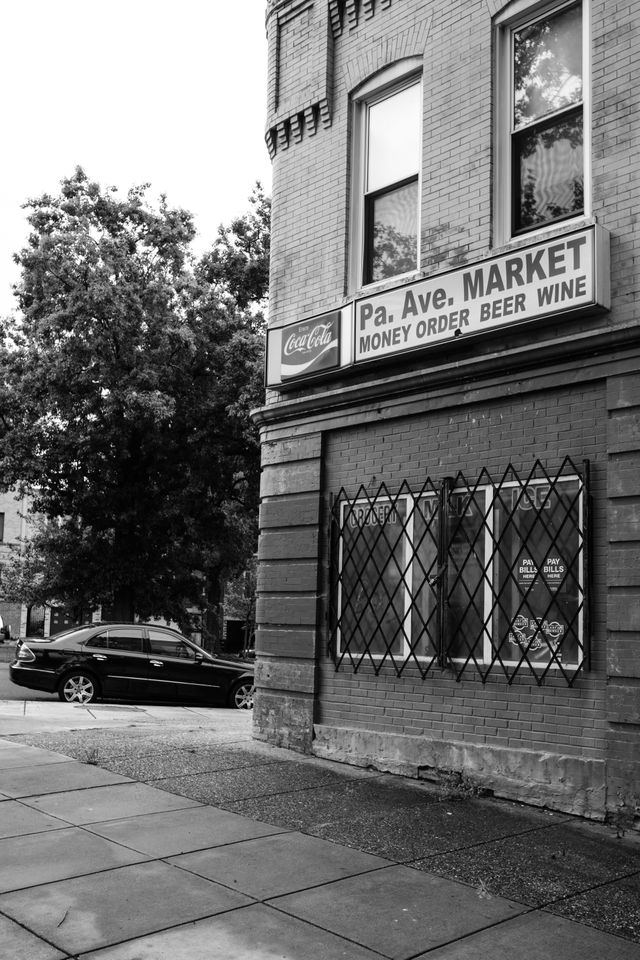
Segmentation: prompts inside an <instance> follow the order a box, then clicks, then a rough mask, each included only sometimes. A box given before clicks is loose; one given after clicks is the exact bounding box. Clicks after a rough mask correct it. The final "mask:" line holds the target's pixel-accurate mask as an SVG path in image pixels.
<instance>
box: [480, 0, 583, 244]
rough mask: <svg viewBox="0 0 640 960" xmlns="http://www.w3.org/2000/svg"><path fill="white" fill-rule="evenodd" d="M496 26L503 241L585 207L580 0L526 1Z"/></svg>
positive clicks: (561, 218)
mask: <svg viewBox="0 0 640 960" xmlns="http://www.w3.org/2000/svg"><path fill="white" fill-rule="evenodd" d="M517 7H518V8H521V7H522V4H517ZM510 9H513V8H512V7H511V8H510ZM499 30H500V33H499V37H498V40H499V49H498V54H499V55H498V70H499V77H498V91H499V94H498V96H499V102H498V111H497V112H498V128H499V131H498V132H499V144H498V183H497V210H498V214H499V218H500V219H501V220H502V224H501V226H502V230H501V231H500V232H501V233H502V234H503V236H502V237H501V239H508V238H509V237H510V236H515V235H518V234H521V233H525V232H527V231H530V230H534V229H536V228H539V227H542V226H545V225H547V224H553V223H556V222H557V221H561V220H566V219H568V218H570V217H575V216H579V215H581V214H583V213H584V212H585V208H586V204H585V189H586V184H585V179H586V178H585V133H586V130H585V80H584V76H585V44H584V34H585V30H584V16H583V4H582V0H580V2H578V3H575V2H573V3H565V4H557V3H556V4H554V5H550V4H546V5H544V6H542V7H540V5H537V7H535V9H533V10H532V7H531V5H530V4H529V5H528V7H527V8H525V10H524V13H522V14H521V15H520V16H519V17H517V19H512V20H511V21H510V22H508V23H501V24H499Z"/></svg>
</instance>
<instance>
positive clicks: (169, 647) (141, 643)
mask: <svg viewBox="0 0 640 960" xmlns="http://www.w3.org/2000/svg"><path fill="white" fill-rule="evenodd" d="M9 675H10V677H11V679H12V681H13V682H14V683H17V684H18V685H19V686H21V687H30V688H31V689H32V690H46V691H48V692H49V693H55V692H56V691H57V693H58V695H59V697H60V699H61V700H65V701H67V703H91V702H92V701H93V700H97V699H102V698H110V699H127V700H137V699H144V700H180V701H185V700H188V701H189V702H196V703H201V704H218V705H221V706H227V707H236V708H238V709H240V710H242V709H245V710H246V709H250V708H251V707H252V706H253V690H254V686H253V664H252V663H250V662H248V661H246V660H242V659H240V658H238V659H234V658H228V659H223V658H221V657H216V656H212V655H211V654H209V653H207V652H206V651H204V650H202V648H201V647H199V646H198V645H197V644H195V643H193V642H192V641H191V640H187V638H186V637H183V636H182V634H180V633H177V632H176V631H175V630H171V629H170V628H169V627H159V626H155V625H153V624H145V623H93V624H89V625H85V626H82V627H74V628H73V629H71V630H65V631H64V633H58V634H57V635H56V636H54V637H51V638H50V639H48V640H41V639H27V640H23V641H22V642H20V643H19V644H18V649H17V659H16V660H14V662H13V663H12V664H11V666H10V667H9Z"/></svg>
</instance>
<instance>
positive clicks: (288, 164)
mask: <svg viewBox="0 0 640 960" xmlns="http://www.w3.org/2000/svg"><path fill="white" fill-rule="evenodd" d="M266 23H267V35H268V42H269V57H270V59H269V83H268V119H267V143H268V146H269V149H270V152H271V155H272V157H273V221H272V227H273V238H272V265H271V286H270V308H269V317H270V329H269V335H268V364H267V366H268V370H267V379H268V387H269V390H268V396H267V402H266V404H265V406H264V408H263V409H262V410H261V411H260V412H259V413H258V414H257V419H258V422H259V424H260V426H261V430H262V441H263V447H262V449H263V457H262V463H263V474H262V508H261V539H260V560H261V567H260V570H259V573H258V588H259V598H258V608H257V622H258V636H257V651H258V656H259V667H258V675H257V685H258V697H257V706H256V710H255V733H256V735H257V736H258V737H260V738H263V739H265V740H269V741H270V742H272V743H276V744H281V745H285V746H289V747H292V748H294V749H297V750H304V751H308V752H313V753H315V754H316V755H318V756H322V757H332V758H335V759H339V760H346V761H348V762H351V763H356V764H363V765H367V764H371V765H373V766H375V767H377V768H380V769H386V770H397V771H403V772H406V773H409V774H411V775H413V776H424V777H438V776H439V775H440V773H441V772H442V771H454V772H455V773H457V774H458V775H460V776H465V777H468V778H470V779H471V780H472V781H473V782H475V783H477V784H478V785H479V786H483V787H484V788H486V789H489V790H493V791H494V792H495V793H496V794H497V795H501V796H508V797H514V798H518V799H522V800H526V801H528V802H532V803H536V804H546V805H548V806H551V807H555V808H557V809H561V810H565V811H571V812H574V813H579V814H583V815H587V816H591V817H596V818H602V817H604V816H605V815H606V814H607V813H608V814H610V815H613V814H615V813H616V812H620V811H623V812H625V811H626V813H627V814H628V815H629V816H630V817H631V818H632V817H633V811H634V807H635V806H637V804H638V803H639V798H640V750H639V746H640V698H639V696H638V690H639V682H640V642H639V641H640V575H639V571H640V481H639V479H638V478H639V477H640V378H639V376H638V373H639V354H640V322H639V321H640V314H639V312H638V303H637V298H638V294H637V291H638V290H639V289H640V276H639V273H640V256H639V252H640V247H639V242H638V234H637V220H638V216H639V214H640V182H639V180H640V165H639V164H638V151H639V150H640V133H639V127H638V123H637V102H636V101H637V96H636V87H637V64H638V59H639V57H640V30H639V27H640V10H639V9H638V7H637V5H634V4H617V5H615V9H613V8H611V9H610V5H606V4H604V3H596V2H590V0H578V2H575V0H568V2H567V0H557V2H548V0H547V2H536V0H512V2H509V3H505V2H501V0H271V2H270V3H269V4H268V7H267V18H266Z"/></svg>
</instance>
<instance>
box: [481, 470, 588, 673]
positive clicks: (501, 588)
mask: <svg viewBox="0 0 640 960" xmlns="http://www.w3.org/2000/svg"><path fill="white" fill-rule="evenodd" d="M494 523H495V531H496V539H497V540H498V542H499V543H500V550H499V552H498V554H497V557H496V564H495V567H496V569H495V577H494V583H495V591H496V603H495V606H494V634H495V635H496V637H497V638H499V639H500V645H499V648H498V652H499V654H500V656H501V657H502V659H503V660H505V661H510V662H517V661H519V660H520V659H521V657H523V656H524V657H526V658H527V659H529V660H530V661H531V662H533V663H542V664H553V663H554V662H557V663H560V662H565V663H569V664H577V663H579V661H580V659H581V652H580V648H581V639H582V638H581V636H580V633H581V627H582V618H581V616H580V608H581V592H582V588H581V584H582V580H583V574H582V551H581V550H580V542H579V538H580V526H581V524H580V496H579V486H578V481H577V480H566V481H564V482H563V483H561V484H557V485H556V486H555V487H554V488H550V487H549V485H548V484H545V483H536V484H530V485H529V486H528V487H527V488H526V489H524V490H519V489H518V488H517V487H510V488H507V489H506V490H504V491H502V492H501V494H500V496H498V497H496V500H495V503H494Z"/></svg>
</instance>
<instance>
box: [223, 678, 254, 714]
mask: <svg viewBox="0 0 640 960" xmlns="http://www.w3.org/2000/svg"><path fill="white" fill-rule="evenodd" d="M254 691H255V686H254V684H253V683H252V682H251V680H241V681H240V683H236V684H235V686H234V687H232V689H231V694H230V695H229V706H230V707H234V708H235V709H236V710H251V709H252V708H253V694H254Z"/></svg>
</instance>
